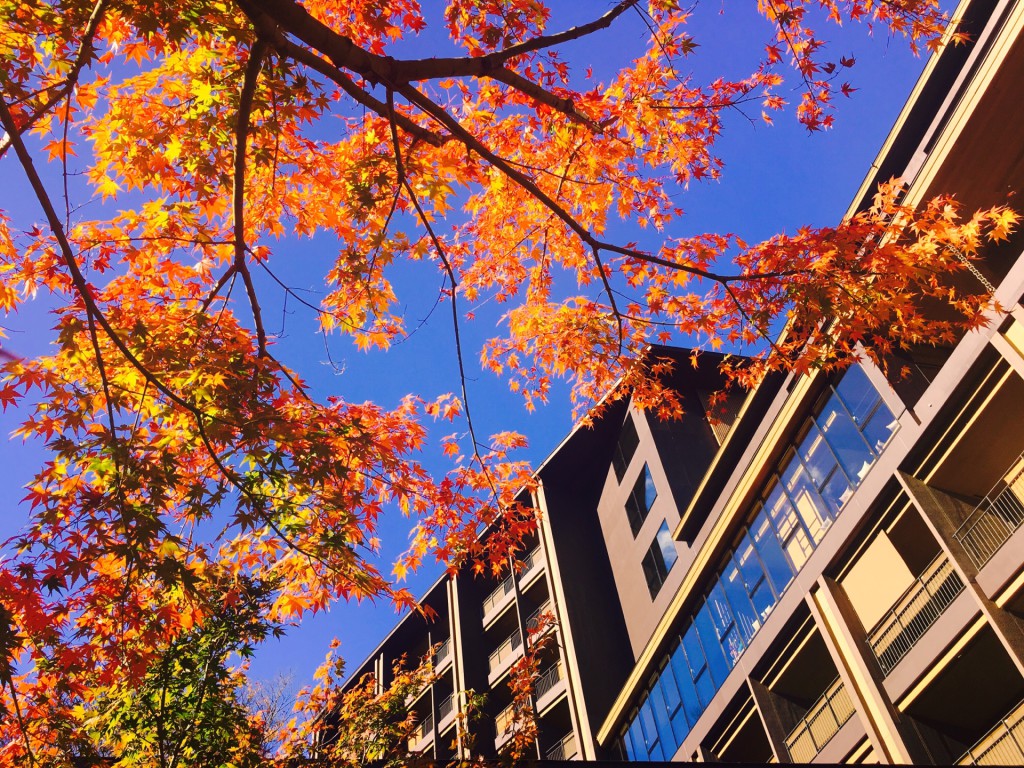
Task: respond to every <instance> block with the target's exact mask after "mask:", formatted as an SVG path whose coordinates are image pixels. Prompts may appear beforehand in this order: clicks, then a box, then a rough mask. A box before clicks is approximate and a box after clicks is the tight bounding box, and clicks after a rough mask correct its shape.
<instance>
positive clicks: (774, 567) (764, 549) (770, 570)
mask: <svg viewBox="0 0 1024 768" xmlns="http://www.w3.org/2000/svg"><path fill="white" fill-rule="evenodd" d="M750 533H751V536H752V537H753V539H754V546H756V547H757V554H759V555H760V556H761V562H762V563H764V568H765V572H766V573H767V574H768V579H769V580H770V581H771V583H772V587H773V588H774V590H775V594H776V595H781V594H782V593H783V592H785V591H786V587H788V586H789V582H791V581H792V580H793V569H792V568H791V567H790V564H789V560H788V559H787V558H786V555H785V553H784V552H783V551H782V545H781V544H780V543H779V538H778V536H777V535H776V533H775V528H774V526H772V524H771V521H770V520H769V519H768V513H767V512H766V511H765V510H761V512H760V514H758V516H757V517H755V518H754V522H753V523H752V524H751V526H750Z"/></svg>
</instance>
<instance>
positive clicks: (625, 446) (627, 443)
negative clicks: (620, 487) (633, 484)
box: [612, 414, 640, 483]
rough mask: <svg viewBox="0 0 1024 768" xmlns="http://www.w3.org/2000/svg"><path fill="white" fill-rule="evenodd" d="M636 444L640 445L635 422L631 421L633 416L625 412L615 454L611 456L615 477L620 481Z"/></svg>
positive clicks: (634, 451)
mask: <svg viewBox="0 0 1024 768" xmlns="http://www.w3.org/2000/svg"><path fill="white" fill-rule="evenodd" d="M638 445H640V436H639V435H638V434H637V432H636V424H634V423H633V417H632V416H630V415H628V414H627V415H626V421H625V422H624V423H623V424H622V431H621V432H620V433H619V441H618V443H616V444H615V455H614V456H612V466H613V467H614V468H615V479H616V480H618V481H619V482H620V483H621V482H622V476H623V475H624V474H626V467H628V466H629V462H630V459H632V458H633V454H634V453H636V447H637V446H638Z"/></svg>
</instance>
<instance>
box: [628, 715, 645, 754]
mask: <svg viewBox="0 0 1024 768" xmlns="http://www.w3.org/2000/svg"><path fill="white" fill-rule="evenodd" d="M630 746H632V748H633V749H632V752H633V757H632V758H630V759H631V760H642V761H643V760H649V759H650V758H649V757H648V756H647V744H646V742H645V741H644V731H643V727H642V726H641V725H640V713H639V712H638V713H637V714H635V715H634V716H633V722H632V724H631V725H630V726H629V730H628V731H627V732H626V753H627V754H628V753H629V752H630V749H629V748H630Z"/></svg>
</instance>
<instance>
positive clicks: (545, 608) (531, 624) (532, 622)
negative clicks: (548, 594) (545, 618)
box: [526, 600, 551, 632]
mask: <svg viewBox="0 0 1024 768" xmlns="http://www.w3.org/2000/svg"><path fill="white" fill-rule="evenodd" d="M550 612H551V601H550V600H546V601H545V602H544V604H543V605H542V606H540V608H538V609H537V610H535V611H534V612H533V613H531V614H530V615H529V616H527V617H526V631H527V632H530V631H532V630H534V629H536V628H537V624H538V623H539V622H540V616H541V614H542V613H550Z"/></svg>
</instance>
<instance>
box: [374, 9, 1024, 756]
mask: <svg viewBox="0 0 1024 768" xmlns="http://www.w3.org/2000/svg"><path fill="white" fill-rule="evenodd" d="M957 16H958V17H960V18H961V19H962V20H963V21H962V23H963V26H964V28H965V29H966V31H967V32H968V33H969V34H970V35H971V42H970V43H968V44H967V45H961V46H955V47H948V48H946V49H943V51H942V52H941V53H940V54H939V55H937V56H935V57H934V58H933V59H932V60H931V61H930V62H929V64H928V65H927V67H926V69H925V72H924V74H923V76H922V78H921V80H920V82H919V83H918V85H917V87H916V88H915V90H914V92H913V94H912V96H911V99H910V101H909V102H908V103H907V105H906V107H905V108H904V110H903V112H902V114H901V115H900V118H899V120H898V122H897V124H896V126H895V128H894V129H893V130H892V132H891V134H890V136H889V138H888V139H887V141H886V143H885V145H884V147H883V149H882V151H881V153H880V154H879V156H878V159H877V160H876V162H875V163H874V165H873V166H872V169H871V173H870V174H869V175H868V177H867V178H866V179H865V181H864V184H863V186H862V187H861V189H860V190H859V192H858V194H857V197H856V198H855V200H854V203H853V205H852V206H851V208H850V213H851V214H852V213H853V212H855V211H857V210H859V209H861V208H863V207H866V206H867V205H868V204H869V203H870V199H871V196H872V194H873V191H874V189H875V187H876V186H877V184H878V183H879V182H881V181H885V180H888V179H889V178H891V177H893V176H900V177H902V178H903V179H904V181H905V182H906V193H905V197H904V200H905V201H906V202H908V203H910V204H916V203H918V202H920V201H922V200H924V199H927V198H929V197H932V196H934V195H937V194H955V195H956V196H957V198H958V199H959V200H960V202H961V203H962V205H963V206H964V207H965V209H966V210H973V209H977V208H982V207H986V206H989V205H994V204H1000V203H1005V202H1006V201H1007V197H1008V195H1009V194H1012V193H1013V192H1014V191H1016V190H1020V189H1024V35H1022V34H1021V32H1022V30H1024V2H1021V0H965V2H963V3H962V4H961V6H960V8H959V9H958V11H957ZM1010 202H1011V204H1012V203H1013V202H1014V200H1013V199H1011V200H1010ZM1022 249H1024V236H1022V235H1020V234H1017V235H1015V236H1014V237H1013V238H1012V239H1011V240H1010V241H1009V242H1004V243H1002V244H999V245H998V247H991V248H989V249H988V250H987V251H986V252H985V253H984V254H983V257H982V259H981V260H979V261H978V262H976V263H975V264H974V265H973V266H972V267H971V268H970V269H968V270H965V271H964V272H963V273H961V274H960V275H958V276H957V277H956V280H958V281H960V282H961V285H962V286H963V287H966V288H970V287H971V286H972V285H974V286H976V287H977V288H978V289H979V290H981V289H984V290H989V291H992V292H994V294H995V297H996V299H997V305H996V306H994V307H993V309H992V310H991V312H990V313H989V314H990V316H989V321H990V322H989V324H988V325H987V326H986V327H984V328H982V329H980V330H977V331H972V332H970V333H967V334H965V335H964V336H963V337H962V338H960V339H959V340H958V341H957V342H956V343H955V344H951V345H949V346H946V347H927V348H919V349H910V350H906V351H904V352H901V353H900V354H899V356H898V357H896V356H894V357H893V358H892V359H890V360H888V361H887V363H888V365H887V366H886V371H887V372H888V374H884V373H883V372H882V370H881V369H879V368H878V367H876V366H874V365H871V364H869V363H864V364H862V365H859V366H855V367H853V368H850V369H849V370H847V371H845V372H844V373H841V374H836V375H826V374H824V373H821V372H817V373H811V374H805V375H799V376H798V375H788V376H783V375H775V376H773V377H769V378H768V379H767V380H766V381H764V382H763V383H762V385H761V386H759V387H758V388H757V389H755V390H753V391H751V392H749V393H746V394H745V395H744V396H743V397H742V398H740V399H738V400H737V401H735V402H733V403H730V407H729V408H728V409H727V414H726V416H725V418H724V419H723V420H718V421H715V420H709V419H707V418H702V415H703V411H702V407H701V403H703V402H705V401H706V394H707V393H708V392H710V391H713V390H714V389H715V387H716V386H717V385H718V384H719V381H718V378H717V376H718V374H717V362H718V361H717V359H716V358H715V356H713V355H703V356H701V357H700V360H701V363H700V365H699V366H698V367H697V368H692V367H690V366H689V365H688V364H685V365H679V366H677V368H676V371H677V373H675V374H674V377H675V379H674V381H673V382H672V384H673V386H674V387H675V388H676V389H677V390H678V391H679V392H680V393H681V396H682V398H683V400H684V404H685V406H686V408H687V413H688V415H687V417H686V418H685V419H684V420H682V421H681V422H676V423H660V422H658V421H657V420H656V419H654V418H653V417H650V416H648V415H646V414H644V413H641V412H640V411H638V410H637V409H635V408H633V407H632V406H631V404H629V403H627V402H623V403H619V404H616V405H613V406H611V407H609V408H608V409H606V411H605V412H604V414H603V416H602V418H601V419H600V420H599V421H598V422H597V423H596V424H595V426H594V427H593V428H592V429H580V430H576V431H574V432H573V433H572V434H571V435H570V436H569V437H568V438H566V440H565V441H564V442H563V444H562V445H561V446H560V447H559V448H558V449H557V450H556V451H555V452H554V453H553V454H552V455H551V456H550V457H549V458H548V459H547V461H545V463H544V464H543V465H542V466H541V467H540V468H539V470H538V472H537V481H538V483H537V490H536V491H535V493H534V498H533V502H534V504H535V505H536V506H537V508H538V509H540V510H541V512H542V518H541V523H540V526H539V530H538V532H537V535H536V538H535V540H533V541H531V542H529V546H528V552H529V554H528V555H527V556H525V557H524V558H522V562H523V567H522V568H520V569H518V570H513V572H511V573H510V575H509V576H508V577H507V578H506V579H505V580H504V581H502V582H501V583H500V584H496V583H492V582H487V581H485V580H483V579H479V578H477V579H474V578H472V577H469V576H460V577H458V578H456V579H452V580H448V579H445V580H442V581H440V582H438V583H437V584H436V585H435V586H434V588H433V589H431V590H430V592H429V593H428V594H427V596H426V597H425V598H424V602H425V603H426V604H428V605H430V606H431V607H432V608H433V609H434V611H435V612H436V614H437V617H438V618H437V619H436V620H435V621H434V622H433V623H426V622H424V621H423V620H422V619H421V618H418V617H415V616H414V617H409V618H406V619H405V620H404V621H403V622H402V623H401V624H400V625H399V627H398V628H397V629H396V630H395V631H394V632H393V633H392V634H391V635H390V636H389V637H388V638H387V639H386V640H385V641H384V643H382V645H381V646H380V648H379V649H378V651H377V652H376V653H375V654H374V656H373V657H372V658H371V659H370V660H368V661H367V662H366V664H365V665H364V667H363V668H362V669H360V670H358V671H357V675H358V674H359V673H362V672H369V671H373V672H376V674H377V675H378V677H379V679H380V680H381V681H382V684H383V683H386V681H387V674H388V669H389V667H390V663H391V660H392V659H394V658H397V657H398V656H399V655H400V654H401V653H408V654H410V655H415V654H417V653H418V652H425V651H426V649H427V648H428V647H430V646H431V644H434V643H438V642H441V643H443V645H442V646H441V650H440V651H439V652H438V653H437V656H436V660H435V665H436V669H437V670H438V672H439V673H440V677H439V681H438V682H436V683H435V684H433V685H432V686H430V687H429V689H427V690H426V691H424V693H423V694H422V695H421V696H420V697H419V698H418V699H417V700H416V701H415V702H414V703H413V708H414V709H415V711H416V712H417V714H418V716H419V718H420V720H419V722H420V724H421V725H420V729H419V731H418V733H417V736H416V740H415V742H416V743H414V744H413V745H412V746H413V747H414V749H416V750H419V751H425V752H427V753H428V754H430V755H431V756H433V757H436V758H439V759H445V758H448V757H451V756H454V755H455V754H457V750H458V749H460V748H461V746H460V744H459V743H458V741H457V739H456V740H454V741H453V739H452V738H451V736H450V732H451V731H453V730H454V729H453V724H454V721H455V712H456V711H457V710H458V708H459V706H460V695H461V692H463V691H465V690H467V689H473V690H475V691H484V692H487V693H488V697H487V703H486V704H485V709H484V718H483V719H482V720H480V721H479V722H478V723H477V725H476V726H475V728H476V730H477V738H476V742H475V744H474V753H482V754H484V755H492V754H495V753H497V752H499V751H500V750H501V748H502V746H503V744H504V742H505V741H506V740H507V739H508V733H507V728H506V726H507V723H508V719H509V718H508V712H509V710H508V706H509V704H510V702H511V699H510V694H509V693H508V691H507V688H506V687H504V686H502V684H501V681H502V680H503V678H504V677H505V676H506V675H507V672H508V668H509V666H510V664H512V663H513V661H514V660H515V659H516V658H518V657H519V656H520V655H521V654H522V652H523V646H524V644H525V643H528V642H530V641H531V635H530V633H529V631H528V630H529V627H530V626H531V622H532V621H534V619H533V617H534V616H536V615H537V613H538V612H550V613H552V614H553V615H554V617H555V619H556V624H555V627H554V629H553V630H552V631H553V632H555V633H556V642H554V643H552V644H550V645H549V646H548V648H546V649H545V651H544V654H545V656H544V660H543V663H542V668H541V675H540V678H539V679H538V681H537V686H536V693H535V702H534V704H535V710H536V712H537V716H538V723H539V739H538V756H540V757H547V758H550V759H569V758H572V757H580V758H589V759H594V758H619V759H627V760H658V761H661V760H665V761H668V760H683V761H689V760H721V761H743V762H814V761H817V762H826V763H841V762H850V763H857V762H881V763H925V764H928V763H933V764H934V763H938V764H949V763H952V762H962V763H978V764H986V763H987V764H1021V763H1024V531H1022V524H1024V307H1022V305H1021V301H1022V297H1024V258H1022V253H1021V252H1022ZM651 354H653V355H669V356H673V355H674V356H677V357H679V358H682V357H686V356H687V353H686V352H685V351H679V350H676V351H672V350H667V349H655V350H652V352H651Z"/></svg>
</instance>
